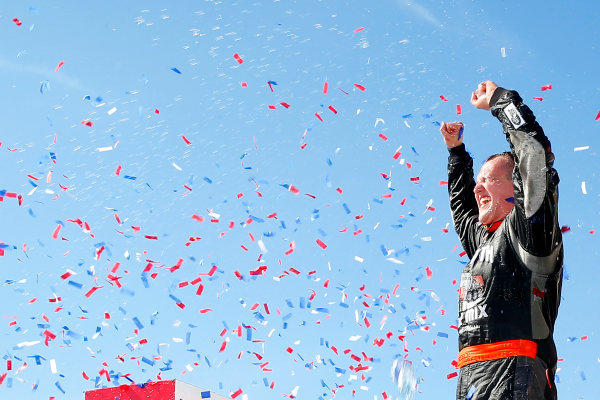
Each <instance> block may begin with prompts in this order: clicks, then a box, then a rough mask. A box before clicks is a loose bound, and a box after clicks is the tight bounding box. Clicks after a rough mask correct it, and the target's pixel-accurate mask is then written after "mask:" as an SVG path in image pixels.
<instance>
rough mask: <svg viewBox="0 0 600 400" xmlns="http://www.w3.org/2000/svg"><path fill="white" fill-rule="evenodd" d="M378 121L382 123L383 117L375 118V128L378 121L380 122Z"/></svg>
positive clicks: (383, 122)
mask: <svg viewBox="0 0 600 400" xmlns="http://www.w3.org/2000/svg"><path fill="white" fill-rule="evenodd" d="M380 122H381V123H382V124H385V121H384V120H383V118H377V119H376V120H375V128H377V124H378V123H380Z"/></svg>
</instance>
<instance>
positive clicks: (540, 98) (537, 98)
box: [533, 97, 544, 101]
mask: <svg viewBox="0 0 600 400" xmlns="http://www.w3.org/2000/svg"><path fill="white" fill-rule="evenodd" d="M533 99H534V100H539V101H542V100H544V99H543V98H542V97H534V98H533Z"/></svg>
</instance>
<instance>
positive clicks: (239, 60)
mask: <svg viewBox="0 0 600 400" xmlns="http://www.w3.org/2000/svg"><path fill="white" fill-rule="evenodd" d="M233 58H235V60H236V61H237V62H238V64H241V63H243V62H244V60H243V59H242V57H240V55H239V54H238V53H235V54H234V55H233Z"/></svg>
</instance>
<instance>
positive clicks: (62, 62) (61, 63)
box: [54, 61, 65, 72]
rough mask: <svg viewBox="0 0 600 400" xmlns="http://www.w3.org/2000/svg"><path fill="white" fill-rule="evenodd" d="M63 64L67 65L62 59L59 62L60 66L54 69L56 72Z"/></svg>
mask: <svg viewBox="0 0 600 400" xmlns="http://www.w3.org/2000/svg"><path fill="white" fill-rule="evenodd" d="M63 65H65V62H64V61H61V62H59V63H58V66H57V67H56V69H55V70H54V71H55V72H58V70H59V69H60V67H62V66H63Z"/></svg>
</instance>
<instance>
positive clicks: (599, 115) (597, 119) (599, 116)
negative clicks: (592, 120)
mask: <svg viewBox="0 0 600 400" xmlns="http://www.w3.org/2000/svg"><path fill="white" fill-rule="evenodd" d="M596 121H600V111H598V115H596Z"/></svg>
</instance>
